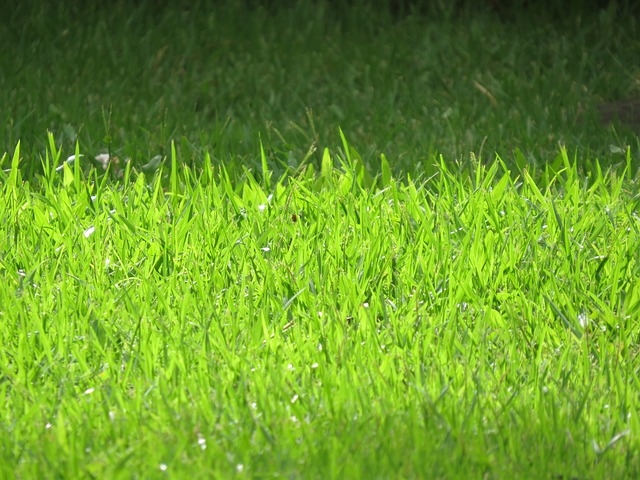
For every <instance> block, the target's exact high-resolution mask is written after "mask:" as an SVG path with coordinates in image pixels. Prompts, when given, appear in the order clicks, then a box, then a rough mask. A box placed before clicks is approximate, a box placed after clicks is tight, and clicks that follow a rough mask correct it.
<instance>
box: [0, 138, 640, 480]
mask: <svg viewBox="0 0 640 480" xmlns="http://www.w3.org/2000/svg"><path fill="white" fill-rule="evenodd" d="M346 146H347V147H348V145H346ZM347 150H348V148H347ZM55 156H56V154H55V152H52V153H51V154H50V155H49V157H50V158H53V157H55ZM19 158H20V152H19V151H18V150H16V152H15V154H14V156H13V167H12V169H11V170H10V171H9V172H7V173H4V174H3V178H2V183H3V184H4V187H3V191H2V199H3V201H2V202H0V205H1V206H0V219H1V227H0V236H1V238H2V239H3V242H2V245H3V247H2V250H1V252H0V262H1V264H0V265H1V268H2V270H1V271H2V276H3V282H2V286H0V298H1V299H2V302H1V304H2V305H3V308H2V310H1V312H0V318H2V322H0V344H2V345H3V347H2V349H0V356H1V361H0V365H1V367H0V368H1V369H2V371H1V376H0V379H1V383H0V389H1V391H2V394H1V395H0V401H1V402H2V404H1V408H0V412H2V413H1V417H0V418H1V423H2V425H3V428H2V433H0V438H1V441H0V444H1V445H2V450H1V455H2V458H1V459H0V464H1V465H2V468H3V470H4V471H3V473H4V476H5V477H7V478H13V477H14V476H17V477H19V478H36V477H37V478H40V477H49V478H54V477H55V478H58V477H64V478H71V477H73V478H79V477H85V476H92V477H96V478H105V477H109V478H111V477H116V478H120V477H122V478H131V477H132V476H133V477H144V478H156V477H157V478H160V477H162V476H163V475H169V476H170V477H173V478H184V477H185V476H193V475H194V474H195V475H196V476H199V477H201V478H212V477H215V476H217V477H229V476H233V475H234V474H236V475H237V476H249V477H272V476H274V477H276V478H282V477H294V478H295V477H305V478H326V477H330V478H354V477H356V478H357V477H363V478H372V477H374V478H391V477H392V478H398V477H404V478H407V477H408V478H415V477H421V478H452V477H458V476H459V477H464V478H470V477H471V478H478V477H485V478H501V477H509V478H514V477H519V478H604V477H608V478H623V477H627V478H634V477H635V476H637V475H638V474H639V473H640V457H639V456H638V447H639V440H638V436H637V432H638V428H639V427H640V425H639V424H638V410H637V405H638V393H639V392H640V388H639V387H640V385H639V382H640V378H639V376H638V369H639V365H640V364H639V362H638V353H639V350H638V343H637V342H638V336H639V335H640V326H639V325H638V323H637V318H638V315H639V313H640V288H639V285H640V284H639V283H638V274H639V270H640V267H639V265H640V263H639V252H640V218H639V217H638V213H637V212H638V203H639V202H640V198H639V197H638V193H637V192H638V178H637V177H636V178H629V177H628V175H627V174H628V173H629V172H628V171H627V173H625V174H623V175H620V176H619V175H617V174H616V173H615V172H601V171H598V173H597V174H594V175H592V176H589V177H585V178H581V177H580V176H579V175H578V173H577V169H576V166H575V164H573V163H571V161H570V160H569V159H568V158H567V157H566V156H562V155H561V161H562V162H563V163H564V168H562V169H560V171H558V172H557V173H556V174H554V175H553V176H551V177H549V178H548V184H547V186H546V187H545V188H542V189H539V188H538V186H536V183H535V182H534V181H533V179H532V178H531V176H530V175H529V174H528V173H527V172H526V171H523V172H519V173H515V172H510V171H508V170H506V167H505V166H504V164H503V163H502V162H499V161H498V162H495V163H493V164H492V165H491V166H490V167H484V166H482V165H481V164H476V166H475V170H474V174H473V176H471V177H464V178H463V177H460V176H458V175H455V174H453V173H452V172H451V171H449V169H448V168H447V167H446V165H445V164H441V165H439V166H438V167H437V169H438V172H437V174H436V175H435V176H434V177H433V178H431V179H430V180H428V181H421V182H414V181H411V180H407V181H404V182H398V181H396V180H394V179H393V178H392V177H390V176H389V175H388V171H389V170H388V167H387V166H385V165H383V166H382V168H381V171H382V172H383V173H382V175H381V176H380V177H378V178H377V179H376V182H377V183H376V184H375V185H373V186H371V187H368V188H365V187H364V186H363V185H364V184H365V183H366V179H365V177H364V176H363V175H362V172H363V168H362V166H361V165H360V164H358V162H356V161H354V160H353V159H348V158H341V157H339V156H336V155H332V154H331V153H330V152H329V151H326V152H325V153H324V154H323V161H322V169H321V170H320V171H319V172H314V171H313V169H312V168H309V169H307V170H305V172H303V173H301V174H299V175H298V176H296V177H291V176H287V177H283V178H281V179H276V178H273V177H270V176H269V175H265V179H268V181H267V180H265V181H264V182H263V183H262V184H260V183H258V182H257V181H256V180H254V178H253V176H252V175H251V174H250V173H247V174H246V180H245V182H244V183H243V184H241V185H235V186H234V184H233V183H232V182H231V180H230V179H229V178H228V176H227V174H226V173H225V170H224V169H223V168H222V167H220V166H218V165H212V164H211V163H210V158H209V157H208V156H207V157H206V159H205V166H204V168H203V169H202V170H199V171H194V170H191V169H189V168H188V167H178V166H177V165H178V163H179V162H178V161H177V159H176V158H172V159H171V164H172V165H174V167H175V168H174V169H173V170H172V171H171V173H170V185H171V186H170V187H169V188H166V189H164V190H163V188H162V181H161V175H160V174H157V175H156V176H155V180H152V181H151V182H148V181H147V179H146V177H145V176H144V175H143V174H140V175H135V174H132V176H131V178H130V181H129V182H127V183H125V184H123V185H119V186H117V185H113V184H111V183H108V182H107V183H106V182H103V181H101V180H100V179H99V178H98V176H97V174H96V171H95V170H94V171H93V173H92V175H91V176H90V177H89V178H83V176H82V170H81V169H80V168H79V167H75V168H70V167H69V166H68V165H65V166H64V171H63V172H55V170H54V169H53V168H52V167H53V165H47V166H46V168H45V170H46V171H48V172H49V173H48V174H47V175H46V176H45V177H44V178H42V185H41V186H40V188H38V189H35V190H34V189H32V188H31V187H30V186H29V184H28V183H24V182H22V181H21V177H20V171H19V168H18V165H19V162H18V159H19ZM76 165H78V164H77V163H76ZM385 172H386V173H385ZM129 173H131V172H127V174H126V175H129ZM165 468H166V471H164V469H165Z"/></svg>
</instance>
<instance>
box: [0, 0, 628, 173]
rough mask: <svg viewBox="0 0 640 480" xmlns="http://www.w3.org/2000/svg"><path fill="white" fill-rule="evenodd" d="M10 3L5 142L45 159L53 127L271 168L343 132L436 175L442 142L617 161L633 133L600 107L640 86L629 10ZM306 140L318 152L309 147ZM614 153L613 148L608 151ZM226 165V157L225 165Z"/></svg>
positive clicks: (116, 145) (452, 148) (70, 142)
mask: <svg viewBox="0 0 640 480" xmlns="http://www.w3.org/2000/svg"><path fill="white" fill-rule="evenodd" d="M37 6H38V8H35V7H34V6H33V5H31V6H30V4H29V3H28V2H27V3H25V4H24V5H23V6H21V5H18V6H16V7H14V8H15V11H14V12H13V13H12V12H10V14H9V22H8V23H7V25H6V28H3V29H2V31H1V32H0V41H2V43H3V44H4V45H6V46H7V48H10V49H11V55H5V56H3V57H2V59H0V68H1V70H2V71H3V75H2V76H0V89H2V91H3V92H5V93H4V96H3V102H4V105H5V108H3V109H2V112H1V113H0V115H2V117H3V118H2V119H1V120H2V124H3V141H4V151H9V152H10V151H12V150H13V148H14V146H15V143H16V142H17V140H18V139H22V143H23V148H22V150H23V154H24V155H26V156H27V157H28V158H30V162H28V163H25V168H27V169H31V170H33V171H35V170H38V169H39V168H40V167H39V162H38V161H37V158H38V155H42V154H43V153H44V151H45V149H46V141H43V140H44V139H46V131H47V130H50V131H51V132H53V133H54V134H55V136H56V138H57V139H58V141H59V142H62V145H63V147H64V148H66V149H67V150H68V151H69V153H71V150H73V148H74V143H75V141H76V140H78V141H79V142H80V146H81V148H82V150H83V151H85V152H87V153H90V154H92V155H96V154H98V153H101V152H103V151H106V150H110V151H111V152H112V153H115V154H117V155H119V156H121V157H123V158H124V157H131V158H132V161H133V162H134V165H141V164H143V163H145V162H146V161H148V159H149V158H151V157H153V156H154V155H156V154H162V155H168V154H169V151H168V146H169V143H170V141H171V140H176V141H177V142H178V146H179V148H182V150H183V152H182V153H183V155H182V156H183V158H185V159H187V160H189V159H190V160H192V161H194V162H201V161H202V158H203V150H204V149H205V148H208V149H209V151H210V152H211V154H212V155H213V156H214V158H216V159H218V160H220V161H224V162H226V163H228V164H229V165H232V164H234V165H239V164H243V165H247V166H250V167H255V166H257V165H258V164H259V162H258V158H259V145H258V135H257V133H258V132H260V133H261V134H262V140H263V142H264V144H265V146H266V148H267V153H268V156H269V161H270V163H271V164H272V167H273V168H274V169H275V170H276V172H283V171H285V170H286V169H287V168H291V167H293V168H296V167H298V166H299V165H300V163H301V162H302V159H304V158H305V157H306V156H307V153H309V152H312V157H310V159H311V160H312V161H314V162H316V166H318V165H319V162H320V158H321V151H322V148H323V147H325V146H330V147H332V148H333V147H335V146H336V145H340V139H339V136H338V131H337V126H341V127H342V129H343V131H345V132H346V134H347V136H348V137H349V138H350V139H351V142H352V144H353V145H354V146H355V147H356V148H357V149H358V151H359V152H360V154H361V156H362V157H363V159H364V160H365V162H366V163H367V164H369V165H377V162H378V160H377V158H378V156H379V154H380V153H381V152H384V153H385V154H386V155H387V157H388V158H389V159H390V160H391V164H392V167H393V168H394V171H396V172H400V171H404V172H410V173H413V174H420V173H425V174H427V175H428V174H429V173H430V172H431V170H432V169H433V164H434V155H437V154H438V153H441V154H443V155H444V157H445V158H447V159H449V160H450V161H453V160H456V159H458V160H459V161H463V162H468V161H469V152H475V154H476V155H477V156H480V157H485V158H492V157H493V156H494V153H495V152H497V153H498V154H499V155H500V156H501V157H502V158H503V159H504V160H505V161H506V162H507V163H512V161H513V159H514V150H515V149H516V148H517V149H519V150H520V151H521V152H522V154H523V156H524V158H525V160H526V161H527V162H528V163H530V164H532V165H535V164H544V163H545V162H546V161H548V160H549V159H550V158H555V156H556V153H557V151H558V145H559V144H560V145H565V146H567V147H568V148H569V150H570V151H573V150H574V149H578V151H579V152H580V155H579V156H581V157H585V158H592V159H593V158H596V157H597V158H600V159H601V160H602V161H603V162H605V163H617V162H623V163H624V153H625V151H626V148H627V146H630V147H631V148H632V153H633V155H632V158H637V155H635V154H636V153H637V151H638V142H637V136H636V134H637V132H634V130H633V128H629V127H627V126H625V125H624V123H619V122H618V123H617V124H616V125H615V126H614V127H613V128H611V127H608V126H604V125H602V124H601V122H600V121H599V118H598V111H597V105H598V104H599V103H601V102H602V101H605V100H617V99H627V98H634V97H637V96H638V94H639V91H640V80H639V78H640V71H639V70H638V67H637V62H636V61H635V60H636V59H637V58H638V56H639V55H640V52H639V51H638V50H639V49H640V47H639V46H638V44H637V42H630V41H629V39H630V38H635V37H637V36H638V25H637V20H636V18H635V17H633V16H630V17H621V16H620V15H619V14H618V13H616V12H615V11H614V10H603V11H601V12H600V13H599V14H594V15H591V16H586V17H585V16H581V15H575V16H573V15H569V16H568V18H565V19H562V20H558V19H556V20H555V21H553V22H551V21H549V19H548V18H545V17H544V16H543V15H542V14H541V13H540V12H533V13H531V14H527V15H512V16H509V18H500V16H499V15H497V14H495V13H492V12H489V11H486V12H482V10H479V11H475V12H466V13H465V11H464V10H463V11H461V12H459V13H458V14H457V15H455V16H444V15H440V16H438V15H435V14H433V15H430V14H425V15H422V16H411V15H409V16H406V17H403V18H401V19H399V20H395V21H394V20H392V19H391V18H390V17H389V15H388V14H386V13H385V12H384V11H378V10H372V9H359V8H358V7H357V6H346V7H342V8H340V9H337V8H331V7H329V6H328V5H327V4H324V3H323V2H317V3H310V2H292V4H291V6H290V7H288V8H281V9H271V10H268V11H267V10H265V9H264V8H262V7H259V6H254V8H251V9H247V8H245V7H243V6H242V4H241V3H240V2H218V3H217V5H216V6H208V3H207V2H202V3H201V2H194V3H193V4H191V5H189V6H184V5H180V2H177V3H173V2H167V3H166V4H165V5H164V6H163V8H156V7H154V6H153V5H151V4H147V3H146V2H140V3H135V2H115V3H113V4H111V3H110V5H109V6H108V7H107V6H103V7H101V8H100V7H92V6H90V5H83V4H81V3H80V4H74V5H73V6H69V5H65V4H64V3H62V4H44V5H40V4H39V3H38V4H37ZM313 152H315V153H313ZM618 152H622V153H618ZM230 168H232V167H230Z"/></svg>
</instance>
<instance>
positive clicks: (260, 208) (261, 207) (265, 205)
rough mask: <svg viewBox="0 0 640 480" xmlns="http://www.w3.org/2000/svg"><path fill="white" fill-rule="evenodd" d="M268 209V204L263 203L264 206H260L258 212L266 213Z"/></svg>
mask: <svg viewBox="0 0 640 480" xmlns="http://www.w3.org/2000/svg"><path fill="white" fill-rule="evenodd" d="M266 209H267V204H266V203H263V204H262V205H258V210H260V211H261V212H264V211H265V210H266Z"/></svg>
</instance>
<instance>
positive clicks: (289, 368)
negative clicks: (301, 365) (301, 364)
mask: <svg viewBox="0 0 640 480" xmlns="http://www.w3.org/2000/svg"><path fill="white" fill-rule="evenodd" d="M295 369H296V367H294V366H293V365H292V364H291V363H290V364H289V365H287V370H289V371H291V372H292V371H294V370H295Z"/></svg>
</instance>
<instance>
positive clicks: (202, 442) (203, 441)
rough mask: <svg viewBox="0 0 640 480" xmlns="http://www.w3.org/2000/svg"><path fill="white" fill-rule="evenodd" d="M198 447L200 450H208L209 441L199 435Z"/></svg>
mask: <svg viewBox="0 0 640 480" xmlns="http://www.w3.org/2000/svg"><path fill="white" fill-rule="evenodd" d="M198 445H199V446H200V450H206V449H207V440H206V439H205V438H204V437H203V436H202V435H201V434H198Z"/></svg>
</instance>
